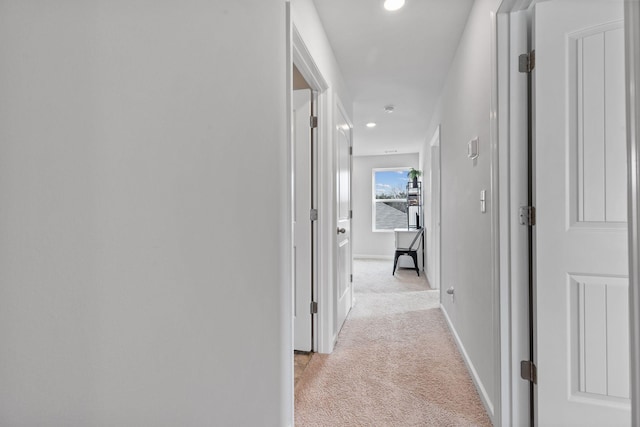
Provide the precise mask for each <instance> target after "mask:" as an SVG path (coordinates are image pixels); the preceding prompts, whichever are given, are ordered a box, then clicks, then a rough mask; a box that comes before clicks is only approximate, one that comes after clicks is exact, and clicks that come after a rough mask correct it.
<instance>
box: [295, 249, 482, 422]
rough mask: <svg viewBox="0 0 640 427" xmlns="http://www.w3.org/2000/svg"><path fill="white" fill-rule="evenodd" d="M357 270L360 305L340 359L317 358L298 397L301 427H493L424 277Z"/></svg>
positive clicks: (369, 265)
mask: <svg viewBox="0 0 640 427" xmlns="http://www.w3.org/2000/svg"><path fill="white" fill-rule="evenodd" d="M391 270H392V262H391V261H373V260H372V261H370V260H357V261H356V262H354V287H355V292H356V294H355V295H356V305H355V307H354V308H353V309H352V311H351V314H350V315H349V318H348V319H347V322H346V323H345V325H344V327H343V328H342V331H341V332H340V335H339V337H338V342H337V345H336V348H335V350H334V352H333V353H332V354H330V355H323V354H314V355H313V357H312V358H311V360H310V361H309V364H308V366H307V368H306V369H305V370H304V372H303V373H302V375H301V377H300V379H299V382H298V385H297V386H296V392H295V421H296V426H299V427H311V426H326V427H329V426H330V427H338V426H490V425H491V422H490V420H489V418H488V416H487V414H486V412H485V410H484V407H483V406H482V403H481V402H480V398H479V396H478V394H477V392H476V390H475V388H474V385H473V382H472V381H471V378H470V377H469V374H468V371H467V369H466V366H465V365H464V362H463V361H462V359H461V357H460V355H459V353H458V351H457V348H456V346H455V343H454V341H453V338H452V337H451V334H450V332H449V330H448V327H447V325H446V322H445V320H444V317H443V315H442V313H441V311H440V309H439V303H438V292H437V291H433V290H430V288H429V285H428V283H427V282H426V280H425V279H424V277H422V274H421V277H417V276H416V274H415V271H413V270H409V269H402V270H400V271H399V272H396V275H395V276H392V275H391Z"/></svg>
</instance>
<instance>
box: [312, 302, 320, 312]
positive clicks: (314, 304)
mask: <svg viewBox="0 0 640 427" xmlns="http://www.w3.org/2000/svg"><path fill="white" fill-rule="evenodd" d="M311 314H318V303H317V302H315V301H312V302H311Z"/></svg>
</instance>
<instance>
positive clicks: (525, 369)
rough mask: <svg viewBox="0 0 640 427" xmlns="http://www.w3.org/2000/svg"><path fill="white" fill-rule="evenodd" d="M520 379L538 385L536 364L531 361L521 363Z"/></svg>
mask: <svg viewBox="0 0 640 427" xmlns="http://www.w3.org/2000/svg"><path fill="white" fill-rule="evenodd" d="M520 377H521V378H522V379H523V380H527V381H531V382H532V383H534V384H537V383H538V372H537V368H536V365H535V363H533V362H532V361H530V360H522V361H520Z"/></svg>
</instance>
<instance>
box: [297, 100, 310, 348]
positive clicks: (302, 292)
mask: <svg viewBox="0 0 640 427" xmlns="http://www.w3.org/2000/svg"><path fill="white" fill-rule="evenodd" d="M311 101H312V92H311V90H309V89H302V90H294V91H293V127H294V129H293V140H292V144H293V147H292V153H293V159H294V176H293V198H294V203H293V209H294V212H293V222H294V224H293V234H294V236H293V257H294V259H293V265H294V270H295V271H294V284H293V289H294V307H293V318H294V320H293V348H294V350H298V351H311V350H312V349H313V344H312V339H313V337H312V314H311V300H312V286H313V282H312V274H313V264H312V263H313V261H312V222H311V218H310V216H309V215H310V211H311V207H312V194H313V191H312V180H311V173H312V168H311V164H312V163H311V150H312V145H311V143H312V136H311V127H310V121H309V120H310V117H311V112H312V111H311Z"/></svg>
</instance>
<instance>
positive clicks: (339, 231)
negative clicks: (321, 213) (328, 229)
mask: <svg viewBox="0 0 640 427" xmlns="http://www.w3.org/2000/svg"><path fill="white" fill-rule="evenodd" d="M346 232H347V230H346V229H344V228H338V234H340V233H342V234H344V233H346Z"/></svg>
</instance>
